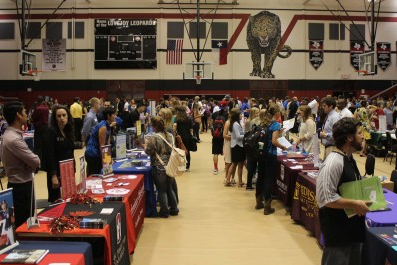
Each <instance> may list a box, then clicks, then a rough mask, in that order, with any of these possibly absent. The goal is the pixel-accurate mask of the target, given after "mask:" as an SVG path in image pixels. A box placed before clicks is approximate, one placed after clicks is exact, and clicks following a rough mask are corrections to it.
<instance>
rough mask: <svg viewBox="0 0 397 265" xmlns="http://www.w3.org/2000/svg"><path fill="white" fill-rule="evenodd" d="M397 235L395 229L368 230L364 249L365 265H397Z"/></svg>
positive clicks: (371, 228)
mask: <svg viewBox="0 0 397 265" xmlns="http://www.w3.org/2000/svg"><path fill="white" fill-rule="evenodd" d="M396 235H397V233H396V232H394V227H370V228H368V229H367V233H366V241H365V244H364V248H363V256H364V258H363V265H378V264H379V265H380V264H382V265H383V264H385V265H386V264H391V265H397V238H395V237H394V236H396Z"/></svg>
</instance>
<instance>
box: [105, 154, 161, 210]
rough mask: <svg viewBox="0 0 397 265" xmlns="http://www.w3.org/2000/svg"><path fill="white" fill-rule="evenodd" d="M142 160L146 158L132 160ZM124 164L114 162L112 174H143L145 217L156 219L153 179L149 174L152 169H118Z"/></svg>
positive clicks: (149, 167)
mask: <svg viewBox="0 0 397 265" xmlns="http://www.w3.org/2000/svg"><path fill="white" fill-rule="evenodd" d="M139 159H141V160H144V159H147V157H141V158H135V159H134V160H139ZM123 163H124V162H116V163H114V164H113V173H114V174H143V175H144V176H145V177H144V186H145V212H146V217H157V209H156V193H155V189H154V183H153V178H152V174H151V170H152V167H151V166H145V168H144V169H139V167H138V168H137V167H126V168H120V166H122V165H123Z"/></svg>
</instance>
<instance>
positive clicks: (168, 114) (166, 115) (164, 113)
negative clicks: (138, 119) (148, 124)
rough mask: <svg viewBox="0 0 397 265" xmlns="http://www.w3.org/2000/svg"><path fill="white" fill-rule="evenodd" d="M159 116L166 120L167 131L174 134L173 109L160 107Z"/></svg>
mask: <svg viewBox="0 0 397 265" xmlns="http://www.w3.org/2000/svg"><path fill="white" fill-rule="evenodd" d="M158 116H160V117H161V118H163V120H164V127H165V131H166V132H169V133H171V134H174V129H173V126H174V123H173V122H172V111H171V109H169V108H162V109H160V111H159V114H158Z"/></svg>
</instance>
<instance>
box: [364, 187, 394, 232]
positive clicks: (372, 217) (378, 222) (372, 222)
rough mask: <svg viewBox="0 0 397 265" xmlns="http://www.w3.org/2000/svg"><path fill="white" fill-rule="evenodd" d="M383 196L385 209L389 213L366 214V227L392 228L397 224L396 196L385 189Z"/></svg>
mask: <svg viewBox="0 0 397 265" xmlns="http://www.w3.org/2000/svg"><path fill="white" fill-rule="evenodd" d="M383 194H384V195H385V199H386V202H387V207H388V208H390V209H391V211H381V212H372V213H367V214H366V216H365V222H366V224H367V227H376V226H394V225H395V224H397V194H395V193H394V192H391V191H389V190H387V189H383Z"/></svg>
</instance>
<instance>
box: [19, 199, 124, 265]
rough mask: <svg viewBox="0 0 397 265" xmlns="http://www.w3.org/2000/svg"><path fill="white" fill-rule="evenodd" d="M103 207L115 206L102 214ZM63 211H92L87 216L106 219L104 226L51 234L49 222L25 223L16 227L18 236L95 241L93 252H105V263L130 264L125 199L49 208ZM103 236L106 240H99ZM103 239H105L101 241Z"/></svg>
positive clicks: (68, 204) (114, 264)
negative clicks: (123, 200)
mask: <svg viewBox="0 0 397 265" xmlns="http://www.w3.org/2000/svg"><path fill="white" fill-rule="evenodd" d="M104 208H113V212H112V213H111V214H106V215H105V214H100V212H101V211H102V210H103V209H104ZM57 210H58V211H59V210H61V211H62V214H63V215H71V213H72V214H73V213H77V212H89V215H87V216H85V217H87V218H101V219H102V220H104V221H105V222H106V224H105V225H104V227H103V228H102V229H81V228H76V229H74V230H71V231H64V232H63V233H57V234H51V233H50V230H49V227H48V224H45V223H43V222H42V223H41V225H40V227H34V228H31V229H29V230H28V228H27V226H26V223H24V224H23V225H21V226H20V227H18V228H17V230H16V233H17V235H18V237H19V238H28V237H30V238H35V239H40V240H55V241H58V240H61V239H62V238H73V240H74V241H81V240H83V241H86V242H93V250H92V252H93V256H94V257H95V258H97V257H101V256H103V263H104V264H108V265H119V264H129V262H130V260H129V253H128V244H127V226H126V215H125V207H124V203H122V202H103V203H97V204H93V205H92V206H91V208H90V207H89V205H86V204H71V203H62V204H59V205H55V206H52V207H48V208H46V209H45V210H44V211H43V212H44V213H45V212H46V211H57ZM98 238H99V239H102V240H103V243H98V240H95V239H98ZM100 242H102V241H100Z"/></svg>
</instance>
